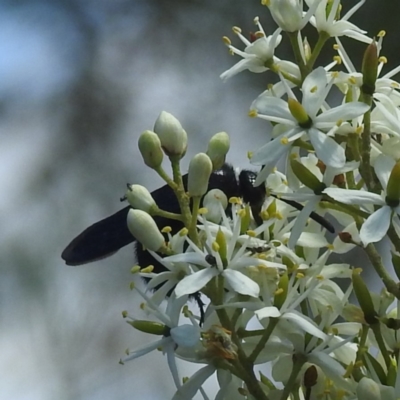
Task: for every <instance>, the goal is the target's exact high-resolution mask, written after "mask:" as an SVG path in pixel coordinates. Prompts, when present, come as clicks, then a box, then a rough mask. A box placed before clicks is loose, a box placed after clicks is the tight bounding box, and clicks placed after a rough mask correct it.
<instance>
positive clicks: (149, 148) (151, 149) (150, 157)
mask: <svg viewBox="0 0 400 400" xmlns="http://www.w3.org/2000/svg"><path fill="white" fill-rule="evenodd" d="M138 146H139V150H140V153H141V154H142V157H143V160H144V163H145V164H146V165H147V166H148V167H150V168H153V169H156V168H158V167H159V166H160V165H161V163H162V160H163V158H164V153H163V151H162V149H161V142H160V138H159V137H158V135H157V134H155V133H154V132H152V131H144V132H143V133H142V134H141V135H140V137H139V142H138Z"/></svg>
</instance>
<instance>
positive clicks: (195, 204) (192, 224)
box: [189, 196, 201, 246]
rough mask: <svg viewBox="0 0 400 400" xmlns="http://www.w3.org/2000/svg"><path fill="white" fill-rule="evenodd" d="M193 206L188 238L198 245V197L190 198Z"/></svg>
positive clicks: (199, 198)
mask: <svg viewBox="0 0 400 400" xmlns="http://www.w3.org/2000/svg"><path fill="white" fill-rule="evenodd" d="M192 200H193V206H192V219H191V221H190V225H189V237H190V238H191V239H192V240H193V241H194V243H196V244H197V246H199V245H200V240H199V234H198V231H197V216H198V214H199V208H200V200H201V197H200V196H196V197H192Z"/></svg>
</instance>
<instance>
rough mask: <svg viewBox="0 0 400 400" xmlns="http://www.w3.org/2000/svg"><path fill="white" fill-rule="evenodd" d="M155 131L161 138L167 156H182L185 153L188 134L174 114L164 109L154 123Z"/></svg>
mask: <svg viewBox="0 0 400 400" xmlns="http://www.w3.org/2000/svg"><path fill="white" fill-rule="evenodd" d="M154 132H155V133H157V135H158V137H159V138H160V141H161V147H162V148H163V150H164V152H165V154H166V155H167V156H169V157H179V158H182V157H183V156H184V155H185V153H186V149H187V134H186V131H185V130H184V129H183V128H182V125H181V123H180V122H179V121H178V120H177V119H176V118H175V117H174V116H173V115H172V114H170V113H167V112H165V111H162V112H161V114H160V115H159V116H158V118H157V121H156V123H155V124H154Z"/></svg>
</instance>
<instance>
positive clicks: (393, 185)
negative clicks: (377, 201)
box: [385, 161, 400, 207]
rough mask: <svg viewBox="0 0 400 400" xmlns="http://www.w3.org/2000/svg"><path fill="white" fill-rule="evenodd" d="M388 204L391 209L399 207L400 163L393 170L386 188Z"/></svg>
mask: <svg viewBox="0 0 400 400" xmlns="http://www.w3.org/2000/svg"><path fill="white" fill-rule="evenodd" d="M385 200H386V203H387V205H388V206H390V207H397V206H398V205H399V200H400V161H398V162H397V163H396V164H395V166H394V167H393V169H392V172H391V173H390V176H389V181H388V184H387V188H386V199H385Z"/></svg>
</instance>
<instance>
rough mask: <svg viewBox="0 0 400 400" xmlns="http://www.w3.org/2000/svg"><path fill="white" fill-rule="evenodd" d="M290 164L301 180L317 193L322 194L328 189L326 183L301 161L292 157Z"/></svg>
mask: <svg viewBox="0 0 400 400" xmlns="http://www.w3.org/2000/svg"><path fill="white" fill-rule="evenodd" d="M290 166H291V167H292V170H293V172H294V174H295V175H296V177H297V178H298V179H299V181H300V182H301V183H303V184H304V185H305V186H307V187H308V188H310V189H311V190H312V191H313V192H314V193H315V194H316V195H320V194H321V193H322V192H323V191H324V190H325V189H326V185H325V184H324V183H323V182H321V181H320V180H319V179H318V178H317V177H316V176H315V175H314V174H313V173H312V172H311V171H310V170H309V169H308V168H307V167H306V166H305V165H303V164H302V163H301V162H298V161H297V160H294V159H290Z"/></svg>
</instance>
